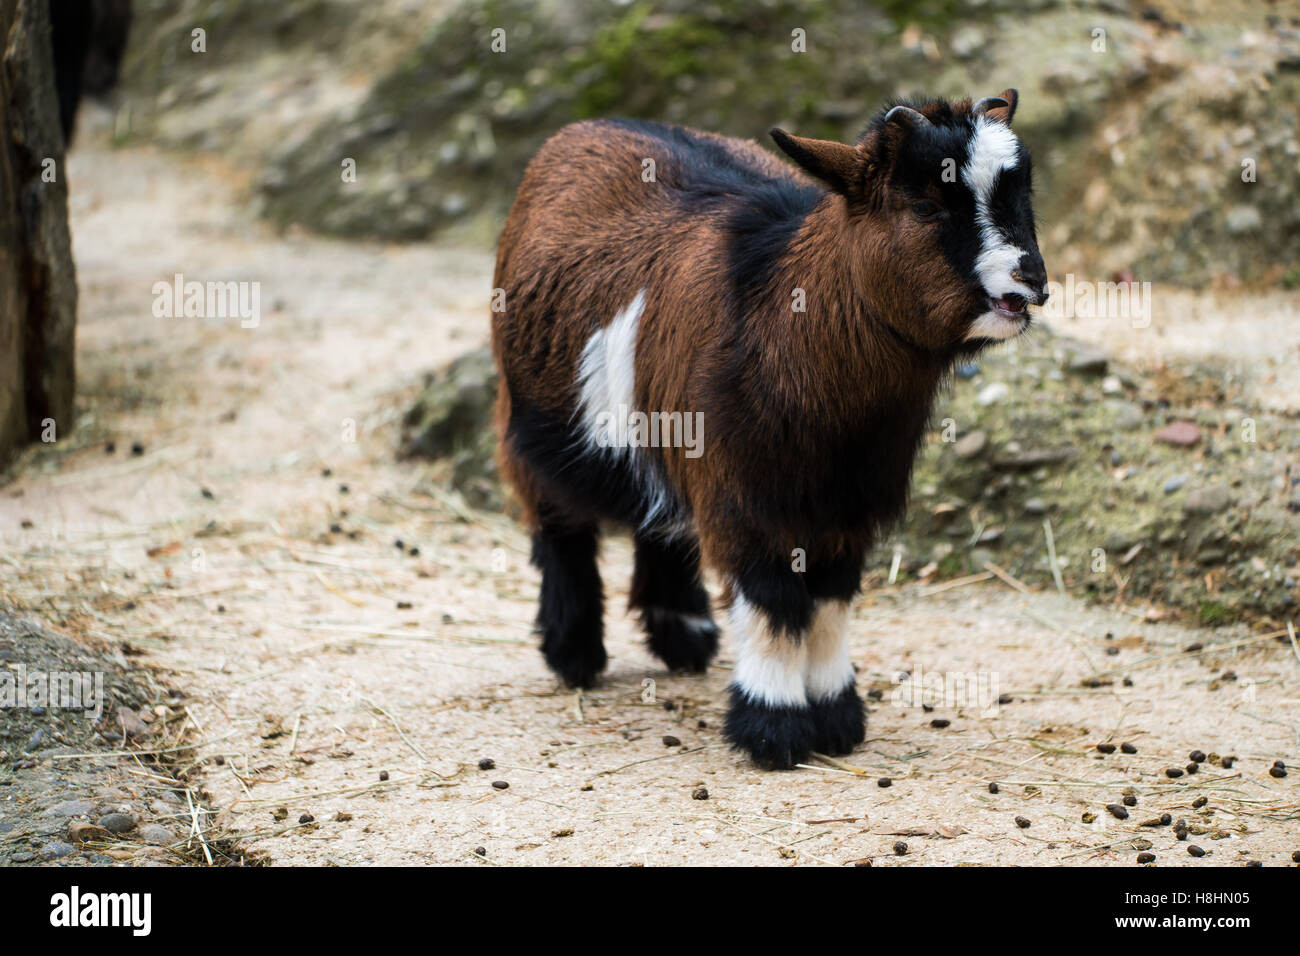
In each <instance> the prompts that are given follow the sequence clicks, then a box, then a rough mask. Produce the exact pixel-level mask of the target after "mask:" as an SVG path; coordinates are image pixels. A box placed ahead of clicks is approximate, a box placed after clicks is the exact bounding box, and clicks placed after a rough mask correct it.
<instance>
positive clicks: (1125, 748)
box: [1119, 744, 1138, 754]
mask: <svg viewBox="0 0 1300 956" xmlns="http://www.w3.org/2000/svg"><path fill="white" fill-rule="evenodd" d="M1119 749H1120V750H1122V751H1124V752H1125V753H1126V754H1135V753H1137V752H1138V749H1137V747H1135V746H1133V744H1120V745H1119Z"/></svg>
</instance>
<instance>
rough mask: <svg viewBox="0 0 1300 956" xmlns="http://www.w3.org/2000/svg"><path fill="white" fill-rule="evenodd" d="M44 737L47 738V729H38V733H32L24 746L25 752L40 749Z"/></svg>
mask: <svg viewBox="0 0 1300 956" xmlns="http://www.w3.org/2000/svg"><path fill="white" fill-rule="evenodd" d="M44 739H45V731H44V730H37V731H36V733H34V734H32V735H31V736H30V737H28V738H27V743H26V745H25V746H24V747H23V753H25V754H29V753H32V752H34V751H36V750H38V749H40V746H41V741H43V740H44Z"/></svg>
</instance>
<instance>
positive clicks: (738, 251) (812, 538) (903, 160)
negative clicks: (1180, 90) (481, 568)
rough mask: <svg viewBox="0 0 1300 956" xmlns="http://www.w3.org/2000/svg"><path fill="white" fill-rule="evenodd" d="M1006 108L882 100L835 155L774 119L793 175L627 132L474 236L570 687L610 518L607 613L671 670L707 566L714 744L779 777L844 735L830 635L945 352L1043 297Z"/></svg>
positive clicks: (701, 652) (707, 145)
mask: <svg viewBox="0 0 1300 956" xmlns="http://www.w3.org/2000/svg"><path fill="white" fill-rule="evenodd" d="M1016 103H1017V95H1016V92H1015V90H1006V91H1005V92H1003V93H1002V95H1001V96H1000V97H987V98H985V99H983V100H980V101H979V102H977V103H974V104H972V103H971V102H970V101H969V100H963V101H960V102H956V103H950V102H948V101H944V100H931V101H928V102H924V103H916V104H897V105H892V106H891V107H889V108H886V109H883V110H881V111H880V113H879V114H878V115H877V116H876V117H875V119H874V120H873V121H872V122H871V123H870V125H869V126H868V127H867V129H866V131H865V132H864V133H863V134H862V136H861V137H860V138H859V140H858V141H857V142H856V144H854V145H851V146H850V145H845V144H841V143H837V142H829V141H823V140H815V139H806V138H802V137H799V136H793V135H791V134H789V133H786V132H784V131H783V130H780V129H773V130H772V131H771V135H772V138H773V139H774V140H775V141H776V144H777V145H778V146H779V147H780V148H781V149H782V150H783V151H784V152H785V153H786V155H787V156H789V157H790V158H791V159H793V160H794V162H795V163H797V164H798V166H799V167H800V170H801V171H796V170H794V169H792V168H791V167H789V166H788V165H786V164H785V163H783V162H781V161H779V160H778V159H776V158H775V157H774V156H773V155H772V154H770V153H768V152H766V151H764V150H763V149H761V148H760V147H759V146H758V145H757V144H756V143H753V142H747V141H741V140H737V139H731V138H727V137H723V136H719V135H716V134H713V133H707V132H699V131H696V130H691V129H686V128H682V127H677V126H665V125H661V124H658V123H650V122H638V121H626V120H596V121H585V122H580V123H575V124H572V125H570V126H566V127H564V128H563V129H561V130H560V131H559V132H557V133H556V134H555V135H554V136H552V137H551V139H549V140H548V141H547V142H546V143H545V144H544V145H543V146H542V148H541V149H540V151H539V152H538V153H537V155H536V156H535V158H534V159H533V160H532V162H531V163H530V164H529V165H528V168H527V170H526V172H525V174H524V177H523V182H522V184H521V186H520V188H519V191H518V194H517V197H516V199H515V201H514V204H513V206H512V208H511V211H510V214H509V217H508V219H507V221H506V225H505V228H504V230H503V232H502V235H501V240H500V243H499V246H498V251H497V260H496V271H495V281H494V285H495V286H496V287H497V295H498V296H499V297H500V301H501V302H502V304H503V308H499V309H498V308H495V307H494V314H493V317H492V319H493V325H492V343H493V354H494V357H495V360H496V362H497V365H498V367H499V369H500V372H501V376H500V390H499V394H498V401H497V407H496V424H497V428H498V431H499V435H500V438H501V441H500V445H499V449H500V450H499V459H500V465H501V471H502V474H503V476H504V477H505V478H506V479H507V480H508V481H509V482H510V484H512V485H513V487H514V489H515V491H516V493H517V495H518V498H519V502H520V506H521V510H522V513H523V518H524V520H525V521H526V522H527V524H528V525H529V527H530V528H531V530H532V533H533V548H532V561H533V563H534V564H535V565H536V566H537V567H538V568H539V569H540V570H541V575H542V583H541V594H540V601H539V610H538V617H537V627H538V630H539V631H540V633H541V649H542V653H543V655H544V657H545V659H546V662H547V663H548V665H549V666H550V667H551V669H552V670H553V671H555V672H556V673H557V674H558V675H559V676H560V678H562V679H563V680H564V681H565V682H566V683H567V684H569V685H570V686H578V687H585V686H589V685H590V684H591V683H592V682H593V681H594V680H595V679H596V677H597V675H598V674H599V673H600V672H601V671H602V670H603V669H604V667H605V664H606V654H605V649H604V646H603V643H602V612H603V596H602V588H601V579H600V574H599V571H598V569H597V565H596V553H597V535H598V524H599V523H600V522H614V523H619V524H623V525H628V526H630V527H631V528H632V529H633V540H634V546H635V567H634V572H633V576H632V586H631V594H630V600H629V605H630V608H631V609H635V610H638V611H639V612H640V620H641V624H642V626H643V628H644V630H645V633H646V636H647V639H648V646H649V649H650V650H651V651H652V652H653V653H654V654H655V655H657V656H658V657H659V658H660V660H662V661H663V663H665V664H666V665H668V667H669V668H670V669H673V670H682V671H691V672H701V671H703V670H704V669H705V668H706V666H707V665H708V663H709V661H710V660H711V659H712V657H713V655H714V653H715V651H716V650H717V644H718V628H717V625H716V624H715V623H714V621H713V618H712V616H711V614H710V603H709V596H708V593H707V591H706V590H705V587H704V583H703V578H702V575H701V566H702V565H704V566H707V567H710V568H712V569H714V570H715V571H716V572H717V573H718V574H719V576H720V578H721V580H722V581H723V583H724V588H725V595H724V603H726V604H728V605H729V607H730V630H731V633H732V638H733V641H734V643H735V650H736V663H735V670H734V672H733V680H732V683H731V686H730V688H729V693H730V702H729V708H728V713H727V719H726V722H725V727H724V731H723V732H724V735H725V737H726V738H727V739H728V740H729V741H730V742H731V743H732V744H733V745H734V746H735V747H736V748H738V749H740V750H742V751H745V752H747V753H748V754H749V755H750V756H751V757H752V758H753V759H754V760H755V761H756V762H757V763H758V764H760V765H762V766H765V767H771V768H789V767H791V766H793V765H794V764H795V763H798V762H800V761H802V760H804V759H806V758H807V756H808V754H809V752H810V751H814V750H816V751H819V752H822V753H827V754H844V753H849V752H851V751H852V749H853V748H854V747H855V746H856V745H857V744H859V743H861V741H862V740H863V738H864V736H865V711H864V709H863V705H862V701H861V698H860V697H859V696H858V693H857V691H856V689H855V686H854V671H853V666H852V662H851V660H850V656H849V653H848V647H847V640H846V626H845V625H846V619H847V615H848V607H849V602H850V599H851V598H852V597H853V596H854V594H856V593H857V591H858V589H859V584H860V577H861V572H862V568H863V564H864V561H865V559H866V556H867V554H868V551H869V549H870V548H871V546H872V544H873V542H874V541H876V540H877V539H878V537H879V536H880V535H881V533H882V532H883V531H885V530H886V529H887V528H888V527H889V526H890V525H891V524H892V523H894V522H896V521H897V520H898V519H899V518H900V516H901V515H902V514H903V511H904V508H905V505H906V501H907V493H908V484H909V481H910V477H911V471H912V465H913V460H914V459H915V457H916V455H917V452H918V450H919V448H920V445H921V442H922V440H923V437H924V432H925V429H926V424H927V421H928V420H929V417H930V411H931V406H932V403H933V400H934V397H935V394H936V392H937V390H938V389H939V387H940V385H941V384H942V382H943V381H944V379H945V376H946V375H947V374H948V373H949V371H950V370H951V368H952V367H953V365H954V363H955V361H956V360H957V359H958V358H959V357H962V356H965V355H970V354H973V353H974V352H976V351H978V350H979V349H981V348H983V347H985V346H987V345H989V344H991V343H993V342H995V341H997V340H1000V339H1006V338H1009V337H1011V336H1013V335H1016V334H1018V333H1020V332H1022V331H1024V330H1025V329H1026V328H1027V327H1028V326H1029V324H1030V317H1029V315H1028V312H1027V309H1026V305H1027V304H1030V303H1032V304H1041V303H1042V301H1043V300H1044V298H1045V295H1044V288H1045V285H1046V273H1045V269H1044V265H1043V260H1042V257H1041V256H1040V254H1039V251H1038V245H1037V240H1036V237H1035V229H1034V219H1033V211H1032V209H1031V205H1030V159H1029V155H1028V153H1027V152H1026V150H1025V148H1024V147H1023V145H1021V143H1020V141H1019V140H1018V139H1017V137H1016V136H1015V134H1014V133H1012V131H1011V128H1010V122H1011V118H1012V115H1013V114H1014V112H1015V109H1016ZM646 160H653V164H650V163H648V162H646ZM643 170H651V171H652V173H653V175H649V176H646V175H643ZM646 410H659V411H660V412H662V413H665V414H667V415H670V416H671V415H677V414H678V413H680V414H681V415H685V416H692V415H693V416H695V419H694V420H696V421H698V422H699V423H700V424H701V425H706V426H707V434H704V433H702V432H700V430H699V429H698V428H697V430H696V438H697V440H698V442H699V447H697V448H696V449H695V453H694V454H691V449H690V448H684V447H681V445H682V443H681V442H672V441H669V442H666V443H657V445H656V444H651V443H648V442H646V441H644V435H643V434H641V433H642V432H643V431H644V428H634V427H632V426H633V422H632V416H633V415H635V414H638V413H639V414H642V416H643V418H644V413H645V411H646ZM670 420H671V421H676V419H670ZM629 431H631V432H634V433H635V434H634V435H633V437H634V438H635V437H637V436H639V437H640V438H641V439H642V440H640V441H637V440H629V439H628V433H629ZM701 451H702V452H703V453H701Z"/></svg>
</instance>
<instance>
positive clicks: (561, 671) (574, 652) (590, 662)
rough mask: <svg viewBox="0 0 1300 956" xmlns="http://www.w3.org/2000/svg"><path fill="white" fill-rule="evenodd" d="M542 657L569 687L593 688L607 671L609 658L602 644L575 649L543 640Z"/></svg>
mask: <svg viewBox="0 0 1300 956" xmlns="http://www.w3.org/2000/svg"><path fill="white" fill-rule="evenodd" d="M542 656H543V657H544V658H546V666H547V667H549V668H550V669H551V670H553V671H554V672H555V673H556V675H557V676H558V677H559V678H560V680H562V681H564V683H565V686H567V687H591V686H593V685H594V684H595V683H596V678H597V677H599V676H600V672H601V671H603V670H604V669H605V663H606V660H607V657H606V655H605V648H604V646H603V645H601V644H596V645H594V646H593V645H587V646H584V647H573V646H572V645H569V646H565V645H557V644H555V643H553V642H549V641H547V640H546V639H545V638H543V640H542Z"/></svg>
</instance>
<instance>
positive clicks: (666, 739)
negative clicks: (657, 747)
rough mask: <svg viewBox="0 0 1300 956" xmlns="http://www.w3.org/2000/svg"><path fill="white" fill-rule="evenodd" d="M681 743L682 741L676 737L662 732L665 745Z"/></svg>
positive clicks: (670, 745) (675, 745)
mask: <svg viewBox="0 0 1300 956" xmlns="http://www.w3.org/2000/svg"><path fill="white" fill-rule="evenodd" d="M681 745H682V742H681V741H680V740H678V739H677V738H676V737H674V736H673V735H672V734H664V746H665V747H680V746H681Z"/></svg>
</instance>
